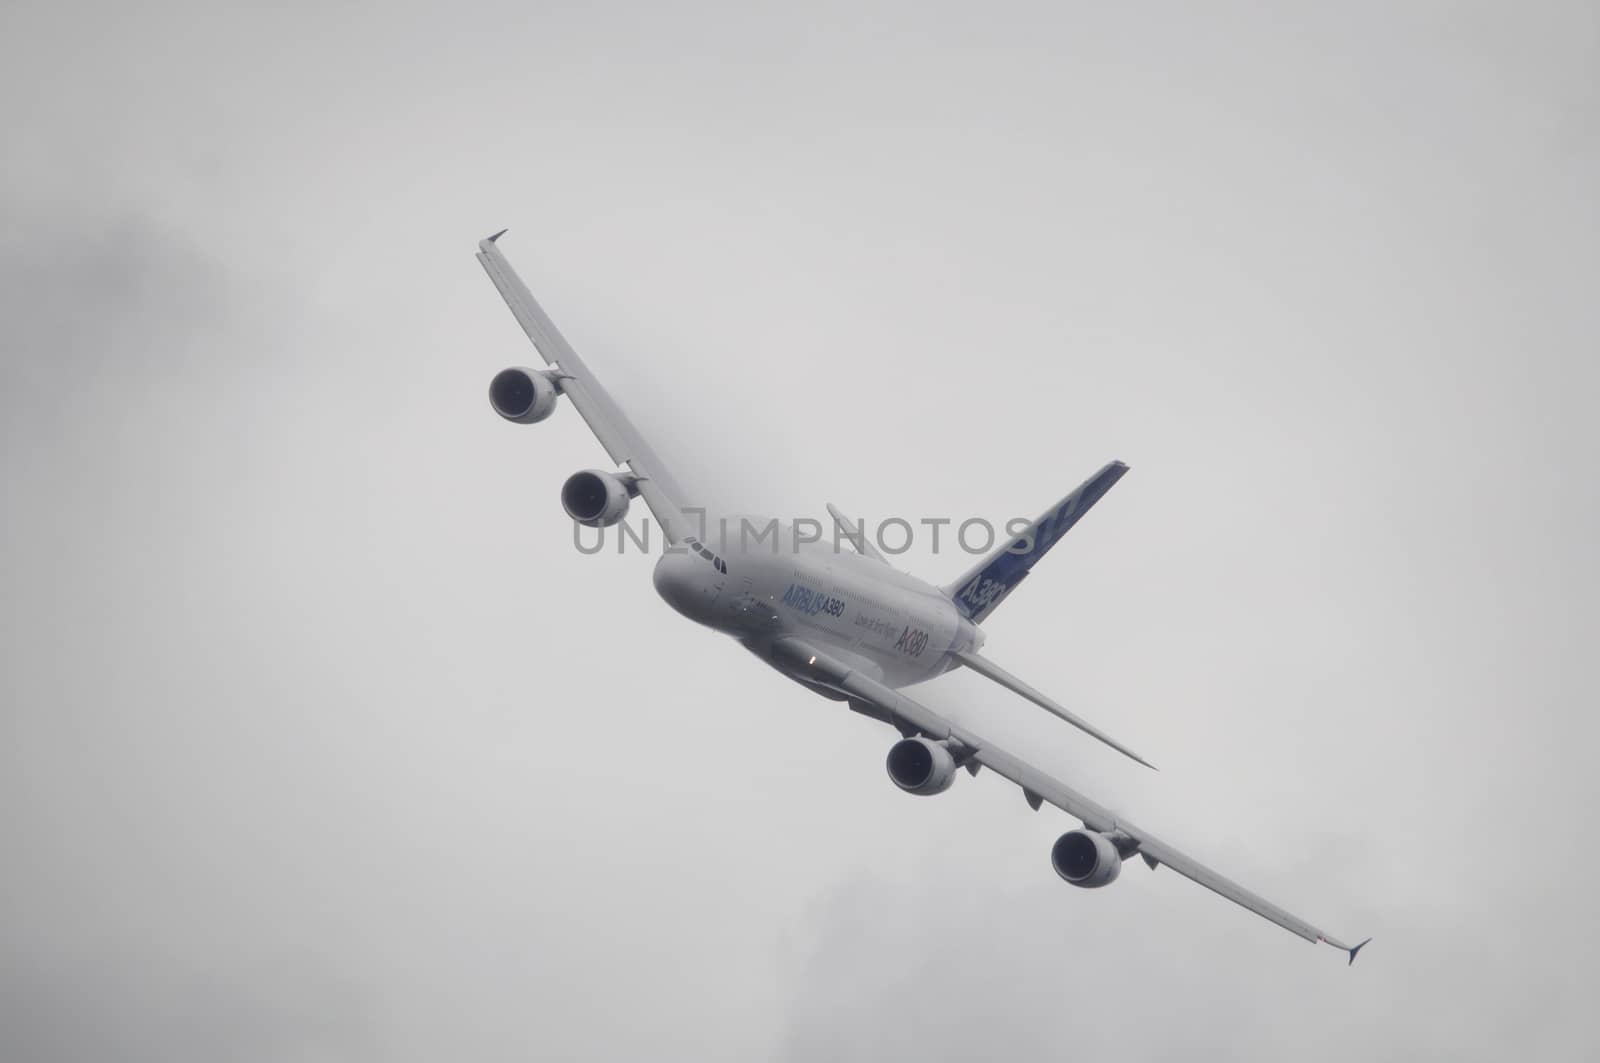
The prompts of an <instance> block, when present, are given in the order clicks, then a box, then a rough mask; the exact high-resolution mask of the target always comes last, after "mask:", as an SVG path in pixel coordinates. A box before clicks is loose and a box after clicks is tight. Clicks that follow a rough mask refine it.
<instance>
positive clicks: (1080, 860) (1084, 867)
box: [1050, 830, 1122, 890]
mask: <svg viewBox="0 0 1600 1063" xmlns="http://www.w3.org/2000/svg"><path fill="white" fill-rule="evenodd" d="M1050 866H1051V867H1053V868H1055V869H1056V874H1058V875H1060V876H1061V877H1062V878H1064V879H1066V880H1067V881H1068V882H1070V883H1072V884H1073V885H1074V886H1082V887H1083V888H1084V889H1090V890H1092V889H1095V888H1097V887H1100V886H1105V885H1109V884H1110V883H1112V882H1115V881H1116V880H1117V875H1118V874H1120V873H1121V871H1122V854H1121V853H1119V852H1117V847H1116V845H1115V844H1114V843H1113V842H1112V841H1111V839H1110V838H1108V837H1106V836H1105V835H1104V834H1101V833H1099V832H1098V831H1092V830H1069V831H1067V833H1065V834H1063V835H1062V836H1061V837H1059V838H1057V839H1056V843H1055V844H1054V845H1052V846H1051V847H1050Z"/></svg>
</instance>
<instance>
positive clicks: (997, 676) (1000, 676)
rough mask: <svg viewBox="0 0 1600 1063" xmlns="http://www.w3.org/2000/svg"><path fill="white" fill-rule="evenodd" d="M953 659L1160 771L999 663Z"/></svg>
mask: <svg viewBox="0 0 1600 1063" xmlns="http://www.w3.org/2000/svg"><path fill="white" fill-rule="evenodd" d="M952 656H954V657H955V659H956V660H958V661H960V662H961V663H962V664H964V665H966V666H967V667H968V668H970V669H972V670H973V671H974V672H977V673H978V674H979V675H981V676H984V677H985V678H987V679H993V680H994V681H995V682H996V683H999V684H1000V685H1001V686H1003V687H1005V688H1006V689H1007V690H1011V691H1014V692H1015V693H1018V694H1021V695H1022V696H1023V697H1025V698H1027V699H1028V700H1029V701H1031V702H1033V703H1034V704H1035V705H1037V706H1039V707H1040V708H1041V709H1044V710H1045V711H1046V712H1048V713H1051V714H1053V715H1055V716H1059V717H1060V718H1061V719H1063V720H1066V721H1067V722H1068V723H1070V724H1071V725H1072V726H1074V727H1076V728H1078V730H1080V731H1083V732H1084V733H1085V734H1089V735H1092V736H1094V737H1095V738H1098V739H1099V740H1100V741H1102V742H1104V743H1105V744H1106V745H1108V746H1110V747H1111V748H1112V749H1115V750H1116V751H1117V752H1118V753H1121V754H1122V755H1124V756H1126V757H1131V758H1132V759H1134V760H1137V761H1138V762H1139V763H1140V764H1143V765H1144V766H1145V767H1147V768H1149V769H1150V770H1151V771H1159V770H1160V769H1159V768H1157V767H1156V766H1155V765H1154V764H1152V763H1150V762H1149V761H1148V760H1145V759H1144V758H1143V757H1141V756H1140V755H1139V754H1137V753H1135V752H1134V751H1133V750H1131V749H1129V748H1128V747H1127V746H1125V745H1123V744H1122V743H1120V742H1118V741H1117V740H1116V739H1114V738H1112V737H1111V736H1110V735H1108V734H1106V733H1105V732H1104V731H1102V730H1100V729H1099V728H1098V727H1096V726H1094V724H1092V723H1090V722H1089V721H1088V720H1085V719H1083V718H1082V717H1080V716H1078V715H1077V714H1075V713H1071V712H1068V711H1067V710H1066V709H1064V708H1062V707H1061V706H1060V705H1058V704H1056V703H1055V702H1054V701H1052V700H1051V699H1049V698H1047V697H1045V696H1044V695H1043V694H1041V693H1039V692H1038V691H1037V690H1035V689H1033V687H1031V686H1029V685H1028V684H1026V683H1024V682H1023V681H1022V680H1020V679H1018V678H1017V677H1016V676H1014V675H1012V674H1011V673H1010V672H1008V671H1006V670H1005V669H1004V668H1001V667H1000V666H999V665H998V664H995V663H994V662H993V661H991V660H989V659H988V658H986V657H979V656H978V655H977V654H976V653H955V654H953V655H952Z"/></svg>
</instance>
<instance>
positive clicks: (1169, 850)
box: [771, 637, 1371, 963]
mask: <svg viewBox="0 0 1600 1063" xmlns="http://www.w3.org/2000/svg"><path fill="white" fill-rule="evenodd" d="M771 657H772V660H773V663H774V664H776V665H778V666H779V668H780V669H781V670H782V671H784V672H786V673H787V674H789V675H792V676H794V677H795V678H797V679H802V680H804V681H806V682H808V683H812V684H815V685H818V686H821V687H825V688H828V689H831V690H836V691H838V692H840V693H842V694H845V695H847V696H848V697H849V698H850V699H851V700H852V701H853V702H857V703H861V704H862V705H864V706H865V707H867V708H870V709H873V710H876V711H875V712H874V713H872V714H873V715H879V716H882V717H883V718H886V719H887V720H888V721H889V722H891V723H893V724H895V725H896V726H898V727H900V728H901V730H902V731H903V732H909V733H917V732H920V733H922V734H924V735H926V736H927V737H929V738H932V739H934V740H935V741H946V742H949V743H950V745H951V747H952V751H955V750H960V751H961V756H962V758H963V759H965V760H967V761H968V762H969V763H971V764H981V765H983V766H984V767H986V768H988V769H989V770H990V771H992V772H994V773H995V774H996V775H999V776H1000V777H1001V778H1005V779H1010V780H1011V781H1012V782H1014V783H1016V784H1017V785H1018V786H1019V787H1021V788H1022V793H1023V796H1024V797H1025V798H1027V801H1028V804H1030V805H1032V806H1033V807H1034V808H1035V809H1037V808H1038V807H1039V805H1040V804H1041V803H1042V802H1049V803H1050V804H1052V805H1054V806H1055V807H1057V808H1059V809H1061V810H1062V811H1063V812H1066V813H1067V814H1068V815H1071V816H1074V817H1076V818H1077V819H1080V820H1082V821H1083V825H1084V826H1085V827H1088V828H1089V829H1090V830H1093V831H1098V832H1100V833H1102V834H1118V835H1122V836H1125V837H1126V838H1128V839H1129V840H1130V841H1131V842H1132V843H1134V844H1135V845H1136V846H1137V851H1138V853H1139V855H1140V856H1142V857H1143V858H1144V861H1145V863H1147V864H1149V865H1150V867H1151V868H1154V867H1156V866H1157V865H1162V864H1164V865H1166V866H1167V867H1170V868H1171V869H1172V870H1174V871H1176V872H1177V873H1178V874H1180V875H1182V876H1183V877H1184V878H1187V879H1190V880H1191V881H1194V882H1198V883H1200V885H1202V886H1204V887H1206V889H1209V890H1211V891H1213V892H1214V893H1218V894H1221V895H1222V896H1224V897H1226V898H1228V900H1230V901H1233V902H1234V903H1235V904H1238V905H1241V906H1243V907H1245V908H1248V909H1250V910H1251V911H1252V912H1255V913H1256V914H1257V915H1259V916H1262V917H1263V918H1265V919H1270V920H1271V921H1272V922H1274V923H1277V924H1278V925H1279V926H1281V927H1283V928H1284V929H1285V930H1287V931H1289V932H1290V933H1293V934H1298V935H1299V936H1301V937H1303V938H1305V939H1306V940H1307V941H1313V942H1316V941H1323V942H1327V943H1328V944H1329V945H1332V946H1333V947H1334V948H1337V949H1342V950H1344V951H1345V952H1347V953H1349V955H1350V962H1351V963H1354V962H1355V959H1356V953H1358V952H1360V951H1361V949H1362V947H1363V946H1365V945H1366V943H1367V942H1366V941H1363V942H1362V943H1361V944H1360V945H1354V946H1351V945H1347V944H1345V943H1344V942H1343V941H1340V940H1339V939H1338V938H1336V937H1333V936H1331V935H1329V934H1327V933H1325V932H1324V931H1322V930H1319V929H1318V928H1317V927H1315V926H1313V925H1312V924H1310V923H1308V922H1306V921H1305V920H1304V919H1301V918H1300V917H1299V916H1296V915H1292V914H1290V913H1289V912H1287V911H1285V910H1284V909H1282V908H1280V907H1278V906H1277V905H1276V904H1273V903H1272V902H1271V901H1269V900H1267V899H1266V898H1264V897H1262V896H1260V895H1259V894H1256V893H1252V892H1251V891H1249V890H1247V889H1245V888H1244V887H1243V886H1241V885H1239V884H1238V883H1237V882H1234V881H1233V880H1232V879H1229V878H1225V877H1224V876H1222V875H1220V874H1218V873H1217V872H1215V871H1213V870H1211V869H1210V868H1208V867H1206V866H1205V865H1204V864H1201V863H1200V862H1199V861H1198V860H1195V859H1194V858H1192V857H1189V856H1185V855H1184V854H1183V853H1181V852H1179V851H1178V850H1177V849H1174V848H1173V847H1172V846H1170V845H1168V844H1167V843H1166V842H1164V841H1162V840H1161V839H1159V838H1157V837H1156V836H1155V835H1153V834H1151V833H1150V832H1149V831H1146V830H1144V829H1143V828H1142V827H1136V826H1134V825H1133V824H1132V823H1129V822H1128V821H1127V820H1125V819H1122V818H1121V817H1119V816H1118V815H1117V814H1116V813H1115V812H1112V811H1111V810H1110V809H1108V808H1106V807H1105V806H1103V805H1100V804H1098V803H1096V802H1095V801H1093V800H1091V799H1090V798H1088V797H1086V796H1084V795H1083V794H1081V793H1079V792H1078V791H1076V790H1074V789H1072V788H1071V787H1070V786H1068V785H1067V784H1066V783H1063V782H1060V781H1059V780H1057V779H1054V778H1052V777H1050V776H1049V775H1046V774H1045V773H1044V772H1042V771H1040V770H1039V769H1037V768H1035V767H1033V766H1031V765H1029V764H1028V763H1027V762H1025V761H1023V760H1022V759H1020V758H1019V757H1016V756H1013V755H1012V754H1010V753H1007V752H1006V751H1005V750H1003V749H1000V748H999V747H997V746H995V745H994V744H993V743H991V742H988V741H986V740H984V739H982V738H980V737H978V736H977V735H975V734H973V733H972V732H970V731H967V730H964V729H963V728H960V727H957V726H955V725H954V724H952V723H950V722H949V721H948V720H946V719H944V718H943V717H942V716H940V715H939V714H938V713H936V712H934V711H933V710H932V709H929V708H928V707H927V706H925V705H921V704H919V703H918V702H915V701H913V700H911V699H910V698H908V697H906V696H905V695H904V694H902V693H900V692H899V691H898V690H893V689H891V688H889V687H887V686H884V685H883V684H882V683H880V682H878V681H877V680H875V679H873V678H871V677H870V676H867V675H864V674H862V673H861V672H858V671H854V670H852V669H851V668H850V667H849V666H848V665H846V664H844V663H843V662H840V661H838V660H835V659H833V658H830V657H828V656H827V655H826V654H825V653H824V652H822V651H820V650H818V649H817V648H816V647H814V646H812V645H810V644H809V643H806V642H803V641H801V640H800V639H797V638H793V637H782V638H778V639H775V640H774V641H773V643H772V646H771ZM972 770H974V771H976V768H973V769H972ZM1368 940H1369V941H1370V940H1371V939H1370V938H1369V939H1368Z"/></svg>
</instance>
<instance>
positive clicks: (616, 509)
mask: <svg viewBox="0 0 1600 1063" xmlns="http://www.w3.org/2000/svg"><path fill="white" fill-rule="evenodd" d="M632 494H633V492H632V491H631V490H630V489H629V488H628V486H627V485H626V484H624V483H623V482H622V481H621V480H619V479H618V478H617V477H615V476H613V475H611V474H610V473H608V472H599V471H597V470H595V469H585V470H584V471H583V472H575V473H573V474H572V475H571V476H569V477H567V482H566V483H564V484H562V485H561V508H562V509H564V510H566V511H567V516H569V517H571V518H572V519H573V520H575V521H577V522H578V523H579V524H583V525H587V526H588V527H590V528H605V527H609V526H610V525H613V524H615V523H616V522H617V521H619V520H621V519H622V518H623V517H624V516H626V515H627V513H628V498H629V496H630V495H632Z"/></svg>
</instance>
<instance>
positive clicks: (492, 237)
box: [489, 229, 511, 244]
mask: <svg viewBox="0 0 1600 1063" xmlns="http://www.w3.org/2000/svg"><path fill="white" fill-rule="evenodd" d="M510 231H511V230H510V229H501V230H500V231H499V232H497V233H495V234H494V235H493V236H491V237H489V243H491V244H492V243H494V242H495V241H496V240H498V239H500V238H501V237H502V236H504V235H505V234H506V233H508V232H510Z"/></svg>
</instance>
